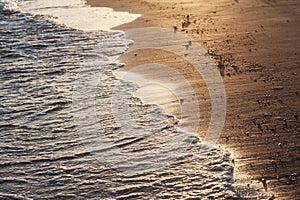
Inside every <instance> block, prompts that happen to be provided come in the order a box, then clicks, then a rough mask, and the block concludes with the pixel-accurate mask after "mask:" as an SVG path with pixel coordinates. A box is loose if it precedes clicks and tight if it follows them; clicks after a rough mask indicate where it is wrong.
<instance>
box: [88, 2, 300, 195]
mask: <svg viewBox="0 0 300 200" xmlns="http://www.w3.org/2000/svg"><path fill="white" fill-rule="evenodd" d="M87 3H88V4H89V5H92V6H104V7H112V8H114V9H115V10H117V11H129V12H131V13H140V14H143V16H142V17H140V18H139V19H137V20H136V21H134V22H132V23H129V24H125V25H122V26H119V27H116V28H115V29H116V30H127V29H131V28H137V27H152V26H155V27H164V28H170V29H173V27H177V31H179V32H181V33H184V34H187V35H188V36H190V37H192V38H193V39H194V40H196V41H198V42H199V43H200V44H202V46H203V47H205V48H206V49H207V51H208V52H209V54H210V55H211V57H212V58H214V59H215V62H216V64H218V65H219V66H220V67H221V66H224V71H223V73H222V74H223V79H224V84H225V88H226V93H227V117H226V123H225V127H224V129H223V132H222V135H221V138H220V139H219V143H218V144H219V145H220V146H222V147H225V148H228V149H230V150H231V152H232V153H233V154H234V158H235V160H234V164H235V178H236V180H237V183H241V185H240V186H239V187H238V188H239V190H240V192H241V193H243V192H245V191H247V188H243V187H244V186H247V184H249V186H250V187H251V185H252V184H260V185H261V187H262V189H266V190H267V193H268V194H269V197H270V198H271V196H272V195H273V194H274V195H275V197H276V199H300V189H299V188H300V186H299V181H300V134H299V130H300V126H299V120H300V119H299V118H300V80H299V73H300V63H299V62H300V37H299V35H300V2H299V1H297V0H291V1H288V0H282V1H276V0H260V1H259V0H255V1H239V0H232V1H231V0H216V1H203V2H202V1H196V0H191V1H183V0H181V1H175V0H166V1H163V2H161V1H158V0H145V1H132V0H122V1H107V0H88V1H87ZM187 15H189V17H188V18H189V21H190V22H191V23H190V24H189V25H188V26H187V27H184V28H182V23H183V22H184V21H185V20H187ZM172 56H173V55H171V54H168V53H162V52H153V51H143V52H139V53H138V54H135V53H134V52H133V53H129V54H126V56H125V57H123V60H122V61H123V62H125V63H126V67H125V69H124V70H126V68H127V69H130V68H132V67H134V66H136V65H139V64H141V63H147V62H148V63H149V62H153V60H155V61H156V62H158V63H160V62H162V63H164V64H166V65H173V66H174V68H176V69H178V70H180V72H182V74H183V75H184V76H185V77H186V78H187V79H188V80H189V82H190V83H191V84H192V86H193V88H197V89H196V93H197V98H198V101H199V108H201V114H202V115H201V124H202V125H201V127H200V130H199V135H200V137H203V134H204V133H205V130H206V129H207V127H208V124H209V119H210V108H211V106H210V101H209V100H210V99H209V94H208V91H207V89H205V88H206V87H205V83H204V82H203V80H202V79H201V77H200V78H199V77H198V76H197V75H195V73H194V72H193V71H192V70H191V68H190V67H188V65H187V63H185V61H184V60H176V62H175V61H174V59H173V57H172ZM168 58H170V59H168ZM183 66H185V67H183ZM245 196H246V195H245Z"/></svg>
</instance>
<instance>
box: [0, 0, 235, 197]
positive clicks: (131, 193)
mask: <svg viewBox="0 0 300 200" xmlns="http://www.w3.org/2000/svg"><path fill="white" fill-rule="evenodd" d="M0 2H1V1H0ZM2 2H3V3H6V4H5V5H6V6H4V7H3V5H4V4H3V3H1V4H0V9H1V10H0V44H1V45H0V52H1V54H0V59H1V61H0V74H1V76H0V87H1V90H0V91H1V95H0V98H1V110H0V113H1V122H0V130H1V133H0V149H1V155H0V199H235V198H238V195H237V193H236V192H235V190H234V188H233V187H232V183H233V180H232V177H233V176H232V175H233V167H232V165H231V162H230V159H229V153H228V152H227V151H225V150H223V149H221V148H219V147H212V146H208V145H204V144H201V141H199V139H198V138H197V137H196V135H194V134H191V133H186V132H184V131H183V130H181V129H180V128H178V121H177V119H176V118H174V117H173V116H172V115H169V114H167V113H165V111H164V110H163V109H162V108H161V107H159V106H158V105H155V104H145V102H143V101H141V100H140V99H139V98H136V97H134V96H133V94H132V92H131V91H132V90H134V89H135V90H138V85H137V84H134V83H132V82H129V81H126V80H119V79H118V78H117V77H116V76H115V75H114V73H113V71H114V70H115V69H118V68H119V67H121V64H117V63H112V64H110V62H108V61H109V60H110V59H111V58H113V57H114V56H116V55H119V54H122V53H124V52H125V51H126V50H127V49H128V46H129V45H130V44H131V43H132V41H129V40H124V39H120V37H121V36H122V33H120V32H106V31H94V32H85V31H81V30H75V29H72V28H69V27H66V26H65V25H60V24H58V23H57V22H54V21H53V19H52V18H49V17H47V16H43V15H35V14H32V13H26V12H21V11H19V10H18V9H17V7H16V6H14V7H12V6H11V4H9V2H10V3H12V1H5V2H4V1H2ZM48 2H50V1H48ZM32 3H34V2H32ZM50 4H51V3H50ZM1 5H2V7H3V8H1ZM49 6H51V5H49ZM89 78H92V80H94V79H96V80H97V84H96V86H97V87H95V88H89V87H88V86H89V85H88V83H86V82H85V80H90V79H89ZM81 81H83V82H81ZM85 84H87V85H85ZM86 86H87V87H86ZM116 86H118V87H116ZM119 94H123V95H127V96H128V101H127V102H125V103H124V102H123V103H122V102H118V95H119ZM90 100H93V101H94V102H92V103H91V102H90ZM112 103H115V104H114V106H115V107H117V108H112ZM124 104H126V105H127V110H125V111H127V112H128V113H124V112H122V111H124V110H122V109H118V106H120V107H122V106H123V105H124ZM91 105H92V107H91ZM93 113H94V114H95V115H94V114H93ZM127 117H130V119H134V120H132V121H135V123H134V124H128V123H127V120H128V118H127ZM81 122H82V123H81Z"/></svg>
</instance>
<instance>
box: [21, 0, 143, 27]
mask: <svg viewBox="0 0 300 200" xmlns="http://www.w3.org/2000/svg"><path fill="white" fill-rule="evenodd" d="M20 6H21V8H22V9H23V10H24V11H26V12H30V13H33V14H43V15H50V16H53V17H57V19H58V21H60V22H61V23H64V24H66V25H67V26H69V27H72V28H75V29H79V30H85V31H95V30H109V29H111V28H113V27H116V26H119V25H121V24H125V23H128V22H131V21H133V20H135V19H137V18H138V17H139V16H140V15H139V14H130V13H128V12H117V11H114V10H113V9H112V8H104V7H101V8H99V7H97V8H94V7H89V6H87V5H85V1H83V0H65V1H61V0H51V1H49V0H31V1H20Z"/></svg>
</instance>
